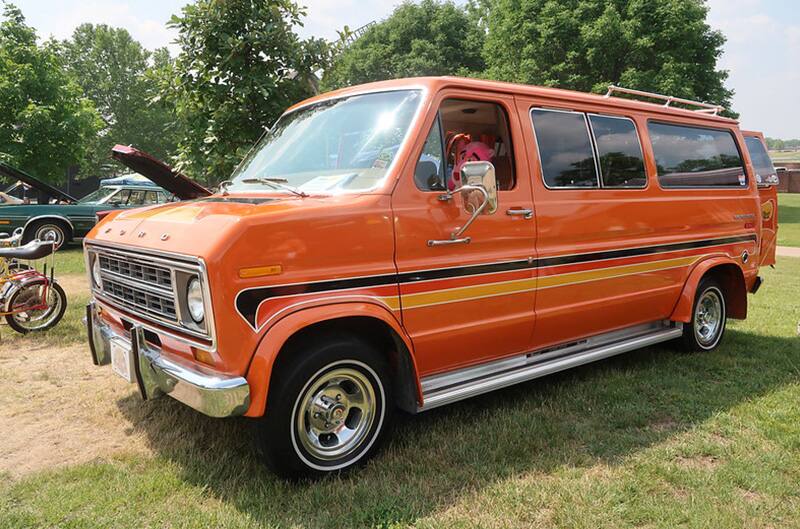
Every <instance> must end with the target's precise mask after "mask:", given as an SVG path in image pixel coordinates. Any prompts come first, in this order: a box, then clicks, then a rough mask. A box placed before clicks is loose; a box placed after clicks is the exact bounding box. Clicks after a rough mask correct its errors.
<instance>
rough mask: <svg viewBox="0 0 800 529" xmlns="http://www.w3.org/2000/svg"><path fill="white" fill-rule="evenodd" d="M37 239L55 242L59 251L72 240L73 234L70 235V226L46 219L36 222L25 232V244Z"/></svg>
mask: <svg viewBox="0 0 800 529" xmlns="http://www.w3.org/2000/svg"><path fill="white" fill-rule="evenodd" d="M36 239H39V240H41V241H47V240H52V241H55V243H56V245H55V248H56V250H58V249H59V248H61V247H62V246H64V245H65V244H66V243H68V242H69V241H70V240H72V234H71V233H70V229H69V226H67V225H66V224H64V223H63V222H61V221H58V220H49V219H44V220H38V221H36V222H34V223H33V224H31V225H30V226H29V227H28V228H27V229H26V230H25V236H24V237H23V242H25V243H28V242H31V241H33V240H36Z"/></svg>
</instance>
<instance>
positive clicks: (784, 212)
mask: <svg viewBox="0 0 800 529" xmlns="http://www.w3.org/2000/svg"><path fill="white" fill-rule="evenodd" d="M778 246H796V247H800V193H778Z"/></svg>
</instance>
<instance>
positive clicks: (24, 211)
mask: <svg viewBox="0 0 800 529" xmlns="http://www.w3.org/2000/svg"><path fill="white" fill-rule="evenodd" d="M111 154H112V157H113V158H114V159H116V160H118V161H120V162H121V163H123V164H125V165H126V166H128V167H129V168H131V169H132V170H134V171H136V172H137V173H138V174H135V175H134V174H129V175H124V176H121V177H117V178H111V179H107V180H102V181H101V185H100V188H98V189H97V190H96V191H93V192H92V193H89V194H88V195H87V196H85V197H83V198H82V199H80V200H78V199H76V198H74V197H72V196H70V195H68V194H67V193H64V192H63V191H61V190H59V189H57V188H55V187H53V186H52V185H50V184H47V183H46V182H43V181H41V180H39V179H37V178H34V177H33V176H31V175H29V174H28V173H25V172H24V171H22V170H20V169H17V168H15V167H11V166H10V165H7V164H5V163H3V162H0V175H2V176H5V177H7V178H9V179H11V180H12V181H13V182H15V184H14V185H15V186H16V185H19V183H21V184H22V185H23V186H26V187H28V188H33V190H35V191H37V192H38V195H36V196H35V199H34V200H35V203H30V202H28V203H26V201H21V202H19V203H2V205H0V230H2V231H7V232H12V231H13V230H14V229H16V228H23V230H24V231H23V238H22V242H23V243H26V242H29V241H32V240H34V239H45V238H50V239H52V240H54V241H56V245H57V246H61V245H63V244H64V243H67V242H70V241H72V240H74V239H80V238H82V237H84V236H85V235H86V234H87V233H88V232H89V230H91V229H92V227H93V226H94V225H95V223H96V222H97V219H98V214H99V213H101V212H104V211H111V210H115V209H121V208H136V207H142V206H148V205H153V204H164V203H167V202H171V201H174V200H184V199H190V198H198V197H201V196H207V195H209V194H210V192H209V191H208V190H207V189H205V188H204V187H202V186H200V185H199V184H197V183H195V182H193V181H192V180H190V179H189V178H188V177H186V176H184V175H182V174H180V173H178V172H176V171H174V170H173V169H172V168H170V167H169V166H168V165H166V164H165V163H163V162H161V161H160V160H157V159H156V158H153V157H152V156H150V155H149V154H147V153H145V152H142V151H139V150H138V149H135V148H134V147H128V146H124V145H117V146H115V147H114V149H112V153H111Z"/></svg>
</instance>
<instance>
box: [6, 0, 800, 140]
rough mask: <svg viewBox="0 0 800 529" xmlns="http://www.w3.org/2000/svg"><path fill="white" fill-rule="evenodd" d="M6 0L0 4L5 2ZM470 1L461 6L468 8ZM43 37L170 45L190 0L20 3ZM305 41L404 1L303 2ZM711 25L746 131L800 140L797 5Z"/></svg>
mask: <svg viewBox="0 0 800 529" xmlns="http://www.w3.org/2000/svg"><path fill="white" fill-rule="evenodd" d="M0 1H1V0H0ZM464 2H465V0H457V3H464ZM15 3H16V4H17V5H18V6H19V7H20V8H21V9H22V11H23V13H24V14H25V16H26V17H27V19H28V23H29V24H31V25H32V26H33V27H35V28H36V29H37V31H38V33H39V36H40V37H43V38H47V37H49V36H54V37H57V38H66V37H68V36H69V35H70V34H71V33H72V30H73V29H75V27H76V26H77V25H78V24H81V23H83V22H93V23H105V24H109V25H113V26H119V27H124V28H126V29H127V30H128V31H129V32H130V33H131V35H133V37H134V38H136V39H137V40H139V41H140V42H141V43H142V44H143V45H144V46H145V47H146V48H150V49H154V48H157V47H161V46H169V47H170V48H171V49H172V50H173V52H175V51H177V49H176V48H175V47H174V45H171V42H172V40H173V39H174V38H175V34H174V32H173V31H171V30H170V29H168V28H167V27H166V22H167V20H169V18H170V16H171V15H172V14H174V13H178V12H179V11H180V9H181V7H182V6H183V5H185V4H186V1H185V0H137V1H133V0H105V1H100V0H58V1H56V2H54V1H52V0H15ZM299 3H300V4H301V5H306V6H307V8H308V9H307V11H308V16H307V17H306V19H305V21H304V22H305V25H304V27H303V28H300V29H299V31H298V33H300V35H301V36H303V37H309V36H316V37H324V38H328V39H333V38H335V37H336V30H337V29H340V28H342V27H343V26H345V25H347V26H349V27H350V28H351V29H355V28H357V27H359V26H362V25H364V24H367V23H368V22H371V21H373V20H380V19H382V18H384V17H386V16H388V15H389V14H390V13H391V12H392V9H393V7H394V6H395V5H397V4H398V3H400V0H300V1H299ZM708 5H709V7H710V12H709V17H708V22H709V24H710V25H711V27H712V28H714V29H719V30H721V31H722V32H723V33H724V34H725V36H726V37H727V39H728V40H727V42H726V44H725V47H724V54H723V56H722V58H721V59H720V62H719V64H718V66H719V67H720V68H722V69H725V70H729V72H730V77H729V78H728V81H727V83H726V85H727V86H728V87H729V88H732V89H733V90H734V91H735V92H736V93H735V95H734V97H733V109H734V110H735V111H737V112H739V114H740V121H741V125H742V128H745V129H753V130H760V131H763V132H764V133H765V134H766V135H767V136H771V137H775V138H784V139H789V138H800V102H799V101H798V100H799V99H800V97H799V96H798V94H800V9H798V0H708Z"/></svg>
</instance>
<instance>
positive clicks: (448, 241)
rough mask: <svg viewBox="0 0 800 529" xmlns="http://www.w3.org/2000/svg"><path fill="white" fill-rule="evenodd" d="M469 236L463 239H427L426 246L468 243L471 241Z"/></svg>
mask: <svg viewBox="0 0 800 529" xmlns="http://www.w3.org/2000/svg"><path fill="white" fill-rule="evenodd" d="M471 240H472V239H470V238H469V237H464V238H463V239H439V240H430V241H428V246H447V245H450V244H469V241H471Z"/></svg>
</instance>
